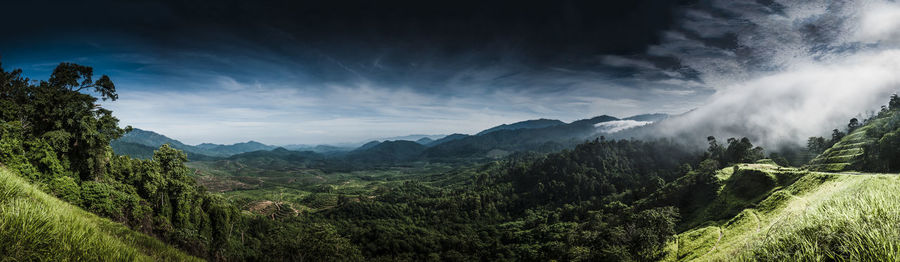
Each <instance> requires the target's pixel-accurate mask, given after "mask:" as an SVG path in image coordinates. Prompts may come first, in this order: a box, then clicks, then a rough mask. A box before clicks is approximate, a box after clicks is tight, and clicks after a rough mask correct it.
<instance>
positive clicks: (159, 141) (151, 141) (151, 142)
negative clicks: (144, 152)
mask: <svg viewBox="0 0 900 262" xmlns="http://www.w3.org/2000/svg"><path fill="white" fill-rule="evenodd" d="M116 141H119V142H128V143H135V144H140V145H145V146H149V147H153V148H159V147H160V146H162V145H164V144H169V145H170V146H172V147H174V148H178V149H182V148H187V147H189V146H188V145H185V144H183V143H181V141H178V140H175V139H172V138H169V137H167V136H164V135H161V134H159V133H156V132H153V131H147V130H143V129H139V128H134V129H133V130H131V132H128V133H126V134H125V135H123V136H122V137H121V138H119V139H117V140H116Z"/></svg>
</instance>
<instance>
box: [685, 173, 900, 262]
mask: <svg viewBox="0 0 900 262" xmlns="http://www.w3.org/2000/svg"><path fill="white" fill-rule="evenodd" d="M761 170H764V171H766V172H769V173H771V174H773V175H776V176H784V175H788V173H790V172H784V171H783V170H782V171H778V170H775V169H769V170H766V169H765V168H762V169H761ZM727 190H729V188H728V187H727V186H726V187H725V188H724V189H723V191H727ZM723 194H725V195H727V194H728V192H723ZM720 197H721V195H720ZM898 225H900V177H898V176H897V175H884V174H871V175H851V174H830V173H807V174H805V175H804V176H803V177H802V178H800V179H799V180H797V181H796V182H794V183H791V184H790V185H789V186H786V187H783V188H777V189H776V190H775V191H774V192H772V193H771V194H768V195H767V197H766V198H765V199H763V200H762V201H759V202H758V203H757V204H755V205H753V206H751V207H749V208H747V209H745V210H744V211H743V212H741V213H740V214H738V215H736V216H734V217H733V218H732V219H730V220H728V221H725V222H718V223H714V224H713V225H704V226H702V227H697V228H695V229H691V230H688V231H685V232H683V233H681V234H679V235H678V236H677V241H675V242H673V243H672V244H671V245H670V249H674V250H677V251H676V252H677V255H676V256H669V260H681V261H694V260H697V261H736V260H737V261H823V260H824V261H835V260H837V261H900V226H898ZM719 228H721V232H722V238H721V239H717V238H713V236H715V235H714V234H712V232H716V231H715V230H716V229H719Z"/></svg>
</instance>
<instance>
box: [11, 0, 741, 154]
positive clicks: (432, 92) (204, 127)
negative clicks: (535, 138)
mask: <svg viewBox="0 0 900 262" xmlns="http://www.w3.org/2000/svg"><path fill="white" fill-rule="evenodd" d="M695 5H697V4H694V3H688V2H679V1H652V0H648V1H542V2H538V1H507V2H499V1H441V2H438V1H316V2H312V1H309V2H298V1H86V2H84V1H81V2H74V1H71V2H62V1H61V2H47V1H19V2H16V3H10V4H8V5H6V6H8V7H9V8H8V9H7V10H4V11H3V12H4V13H3V15H2V16H0V22H2V24H4V25H11V26H9V27H7V28H6V29H7V30H5V31H4V33H3V34H4V37H3V38H2V39H0V55H2V56H3V60H2V61H3V62H4V67H6V68H9V67H10V66H12V67H22V68H23V69H25V73H26V74H27V75H30V76H34V77H36V78H45V77H46V75H47V74H49V72H50V71H51V70H52V68H53V66H54V65H55V64H56V63H58V62H60V61H73V62H78V63H83V64H86V65H91V66H94V67H95V71H97V72H103V73H104V74H109V75H110V76H111V77H112V78H113V79H114V81H116V83H117V85H118V86H119V87H121V88H120V92H121V93H122V94H121V95H120V97H122V101H120V102H116V103H115V104H111V105H110V107H111V108H113V109H114V110H115V111H116V112H117V115H119V117H120V118H122V119H123V122H124V123H126V124H133V125H136V126H139V127H143V128H148V129H152V130H156V131H161V132H163V133H167V134H172V135H175V136H180V137H179V138H181V139H185V140H187V141H195V142H204V141H213V142H237V141H241V140H247V139H257V140H263V141H264V142H265V141H266V139H271V140H269V141H272V142H273V143H279V142H286V143H296V142H312V143H316V142H322V141H324V140H328V141H341V140H343V141H346V140H347V138H348V137H354V138H356V139H365V138H366V137H365V136H369V138H371V137H374V136H396V135H402V134H404V133H407V132H413V133H454V132H477V131H478V130H479V129H482V128H487V127H490V126H493V125H497V124H501V123H505V122H512V121H519V120H523V119H528V118H540V117H547V118H559V119H563V120H566V121H571V120H575V119H579V118H588V117H592V116H596V115H600V114H612V115H619V116H625V115H629V114H639V113H647V112H667V113H680V112H684V111H686V110H688V109H690V108H692V107H696V106H697V105H698V104H697V102H698V101H699V100H700V99H702V98H703V97H705V96H707V95H709V94H710V93H711V92H712V89H710V88H708V87H707V86H704V85H703V84H702V81H703V78H702V77H701V73H700V71H698V70H696V69H694V68H692V67H689V66H686V65H685V61H683V60H682V59H683V58H682V57H679V56H677V55H672V54H670V53H663V54H653V53H651V52H649V51H650V50H651V49H652V48H659V47H660V46H665V44H666V41H665V35H666V33H665V32H669V31H672V30H681V28H680V27H681V26H682V22H681V20H682V19H683V16H684V12H683V9H684V8H690V7H693V6H695ZM689 37H691V38H692V39H694V40H695V41H699V42H701V43H706V42H709V43H710V46H713V47H717V48H729V43H730V42H729V38H728V37H727V36H724V37H723V36H707V35H705V34H702V32H698V33H697V34H696V35H693V36H689ZM665 49H666V50H670V49H669V48H665ZM286 123H291V124H292V125H289V126H286V125H287V124H286ZM185 127H190V130H191V131H184V130H185ZM231 127H233V128H231ZM272 128H281V129H286V130H295V132H299V133H287V134H285V135H282V136H279V137H272V136H270V137H263V136H262V135H261V134H265V135H271V134H270V133H269V132H265V130H272ZM354 129H356V131H353V130H354ZM353 132H355V133H353ZM373 132H381V133H379V134H377V135H376V134H374V133H373ZM213 134H215V135H213ZM304 134H307V135H304ZM298 137H300V138H302V139H305V140H302V141H301V140H296V139H298ZM193 139H209V140H204V141H199V140H193ZM310 139H315V140H312V141H310Z"/></svg>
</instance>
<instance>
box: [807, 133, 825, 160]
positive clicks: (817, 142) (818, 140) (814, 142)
mask: <svg viewBox="0 0 900 262" xmlns="http://www.w3.org/2000/svg"><path fill="white" fill-rule="evenodd" d="M827 145H828V142H826V141H825V138H824V137H821V136H820V137H810V138H809V139H808V140H807V141H806V150H807V151H809V152H810V153H812V154H816V155H818V154H821V153H822V152H825V149H828V147H827Z"/></svg>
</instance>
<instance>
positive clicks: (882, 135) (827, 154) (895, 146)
mask: <svg viewBox="0 0 900 262" xmlns="http://www.w3.org/2000/svg"><path fill="white" fill-rule="evenodd" d="M845 130H846V131H842V130H840V129H835V130H834V131H833V133H832V137H831V139H825V138H822V137H811V138H810V139H809V141H808V147H809V150H810V151H814V152H821V154H820V155H819V156H817V157H816V158H815V159H813V160H812V161H811V162H810V164H809V167H810V168H811V169H813V170H822V171H848V170H856V171H870V172H900V96H897V95H893V96H891V99H890V101H889V103H888V105H887V106H882V109H881V111H879V112H878V113H877V114H876V115H873V116H871V117H869V118H868V119H864V120H858V119H856V118H853V119H851V120H850V121H849V123H848V124H847V127H845ZM845 134H846V135H845Z"/></svg>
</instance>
